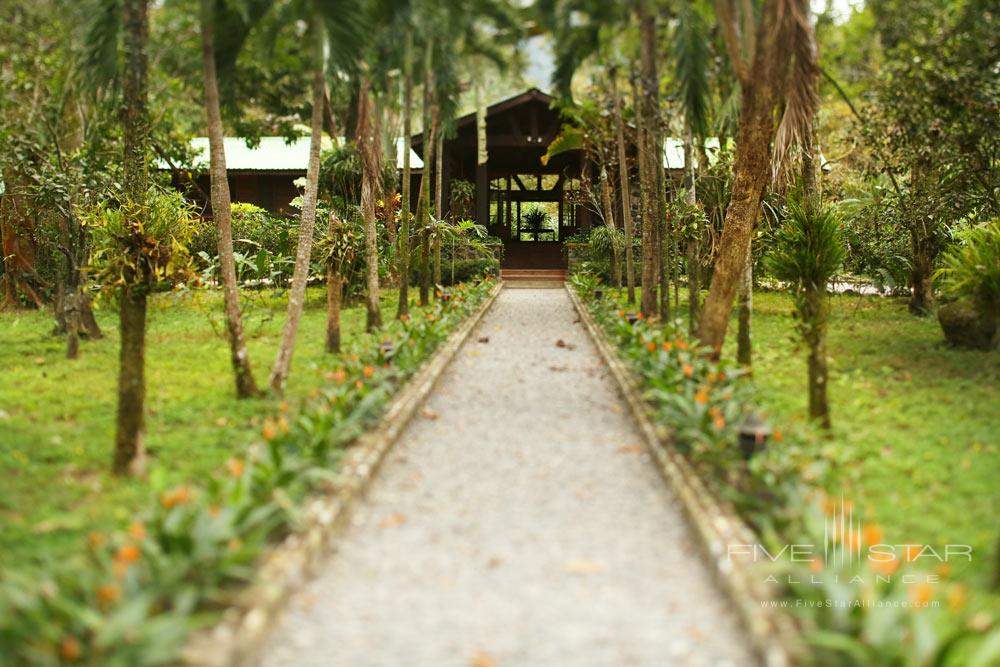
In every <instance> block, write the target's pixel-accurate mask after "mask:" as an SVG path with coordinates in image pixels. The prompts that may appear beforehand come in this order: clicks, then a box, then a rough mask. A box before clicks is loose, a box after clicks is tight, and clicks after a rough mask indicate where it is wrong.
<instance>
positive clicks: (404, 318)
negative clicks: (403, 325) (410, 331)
mask: <svg viewBox="0 0 1000 667" xmlns="http://www.w3.org/2000/svg"><path fill="white" fill-rule="evenodd" d="M409 320H410V316H409V315H407V314H405V313H404V314H402V315H400V316H399V321H400V322H408V321H409Z"/></svg>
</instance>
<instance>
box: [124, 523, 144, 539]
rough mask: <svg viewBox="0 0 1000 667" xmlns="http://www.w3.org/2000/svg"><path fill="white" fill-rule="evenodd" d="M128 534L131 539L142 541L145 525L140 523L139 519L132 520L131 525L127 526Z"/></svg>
mask: <svg viewBox="0 0 1000 667" xmlns="http://www.w3.org/2000/svg"><path fill="white" fill-rule="evenodd" d="M128 534H129V537H131V538H132V539H133V540H136V541H137V542H139V541H142V540H144V539H146V527H145V526H144V525H142V522H141V521H133V522H132V525H130V526H129V527H128Z"/></svg>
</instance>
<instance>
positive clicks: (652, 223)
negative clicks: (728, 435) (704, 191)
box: [636, 0, 660, 317]
mask: <svg viewBox="0 0 1000 667" xmlns="http://www.w3.org/2000/svg"><path fill="white" fill-rule="evenodd" d="M636 10H637V16H638V20H639V41H640V48H639V78H640V83H641V89H642V92H641V94H640V95H638V96H637V99H639V100H640V104H639V112H640V113H639V117H638V118H637V120H638V122H639V123H640V125H641V130H640V132H639V136H640V142H639V150H640V155H639V162H640V174H639V175H640V187H641V190H642V218H643V219H642V300H641V305H640V308H641V310H642V313H643V314H644V315H645V316H646V317H651V316H653V315H655V314H656V313H657V306H658V299H657V278H658V270H659V268H660V257H659V256H658V254H657V248H658V247H659V238H658V237H659V235H660V234H659V232H660V229H659V228H660V223H659V220H658V219H657V218H658V215H657V212H658V210H659V207H658V205H657V201H656V199H657V197H658V196H659V194H658V193H657V192H656V189H657V188H656V181H657V179H656V171H655V167H654V165H655V163H656V156H657V154H658V151H657V150H656V137H657V136H658V135H659V132H658V126H659V122H658V114H659V80H658V78H657V75H656V18H655V16H654V15H653V13H652V11H651V8H650V6H649V0H638V2H637V3H636Z"/></svg>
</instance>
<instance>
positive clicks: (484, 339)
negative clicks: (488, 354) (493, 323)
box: [477, 336, 490, 343]
mask: <svg viewBox="0 0 1000 667" xmlns="http://www.w3.org/2000/svg"><path fill="white" fill-rule="evenodd" d="M477 342H479V343H488V342H490V337H489V336H480V337H479V340H478V341H477Z"/></svg>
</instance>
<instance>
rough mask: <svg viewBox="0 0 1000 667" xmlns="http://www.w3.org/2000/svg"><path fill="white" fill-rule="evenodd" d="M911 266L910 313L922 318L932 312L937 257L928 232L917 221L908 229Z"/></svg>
mask: <svg viewBox="0 0 1000 667" xmlns="http://www.w3.org/2000/svg"><path fill="white" fill-rule="evenodd" d="M910 240H911V243H912V247H913V265H912V267H911V269H910V290H911V293H910V301H909V303H908V306H909V309H910V313H912V314H913V315H919V316H924V315H928V314H930V313H931V312H933V310H934V282H933V279H932V278H933V274H934V259H935V258H936V256H937V252H936V248H935V247H934V240H933V239H932V238H931V234H930V232H928V230H927V229H926V228H925V227H924V226H923V223H922V221H918V222H917V223H915V224H914V226H913V227H912V228H911V229H910Z"/></svg>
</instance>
